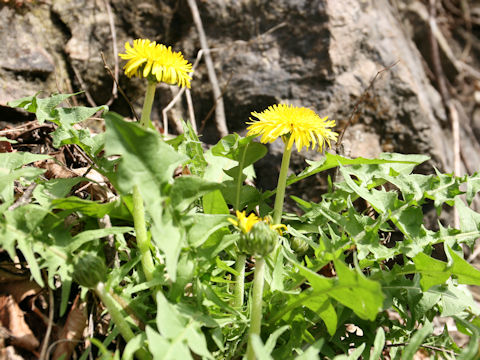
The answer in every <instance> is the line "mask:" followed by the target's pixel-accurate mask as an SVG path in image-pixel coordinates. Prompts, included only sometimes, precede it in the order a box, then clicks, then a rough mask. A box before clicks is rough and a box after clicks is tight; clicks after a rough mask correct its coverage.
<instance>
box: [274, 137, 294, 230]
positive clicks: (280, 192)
mask: <svg viewBox="0 0 480 360" xmlns="http://www.w3.org/2000/svg"><path fill="white" fill-rule="evenodd" d="M292 149H293V146H292V147H291V148H290V149H288V148H287V146H285V151H284V152H283V157H282V166H281V168H280V174H279V175H278V184H277V195H276V196H275V206H274V208H273V224H280V223H281V221H282V212H283V202H284V199H285V187H286V186H287V173H288V166H289V165H290V155H292Z"/></svg>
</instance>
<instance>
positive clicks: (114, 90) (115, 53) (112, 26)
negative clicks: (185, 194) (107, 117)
mask: <svg viewBox="0 0 480 360" xmlns="http://www.w3.org/2000/svg"><path fill="white" fill-rule="evenodd" d="M103 3H104V4H105V8H106V9H107V14H108V23H109V24H110V33H111V34H112V47H113V61H114V64H115V65H114V67H113V69H114V79H115V81H114V82H113V88H112V96H111V97H110V99H108V101H107V102H106V103H105V105H107V106H110V105H111V104H112V103H113V101H114V100H115V99H116V98H117V94H118V88H117V83H118V48H117V32H116V31H115V22H114V20H113V15H112V9H111V7H110V2H109V1H108V0H103Z"/></svg>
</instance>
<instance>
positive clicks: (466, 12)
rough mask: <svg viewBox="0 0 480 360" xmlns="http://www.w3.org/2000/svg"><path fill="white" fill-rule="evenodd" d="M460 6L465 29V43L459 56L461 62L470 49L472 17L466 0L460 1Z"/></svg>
mask: <svg viewBox="0 0 480 360" xmlns="http://www.w3.org/2000/svg"><path fill="white" fill-rule="evenodd" d="M460 5H461V8H462V15H463V19H464V20H465V27H466V28H467V41H466V44H465V47H464V48H463V51H462V55H461V56H460V59H461V60H465V58H466V57H467V56H468V54H469V53H470V50H471V49H472V15H471V13H470V7H469V6H468V2H467V0H460Z"/></svg>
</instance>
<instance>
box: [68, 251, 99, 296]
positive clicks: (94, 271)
mask: <svg viewBox="0 0 480 360" xmlns="http://www.w3.org/2000/svg"><path fill="white" fill-rule="evenodd" d="M106 279H107V266H106V265H105V261H104V260H103V259H102V258H100V257H98V256H96V255H94V254H92V253H81V254H80V255H79V256H78V258H77V259H76V261H75V265H74V268H73V280H74V281H75V282H77V283H79V284H80V285H82V286H85V287H87V288H89V289H91V288H94V287H95V286H97V284H98V283H99V282H105V281H106Z"/></svg>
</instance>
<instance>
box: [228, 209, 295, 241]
mask: <svg viewBox="0 0 480 360" xmlns="http://www.w3.org/2000/svg"><path fill="white" fill-rule="evenodd" d="M236 215H237V218H236V219H232V218H229V219H228V221H230V222H231V223H232V224H233V225H234V226H235V227H236V228H238V229H239V230H240V231H241V232H242V233H244V234H248V233H249V232H250V230H252V228H253V226H254V225H255V224H256V223H258V222H260V221H264V222H265V223H267V225H268V226H270V229H272V230H275V231H276V232H277V233H278V234H279V235H282V229H287V227H286V226H285V225H283V224H272V218H271V217H270V216H266V217H265V218H263V219H262V218H259V217H258V216H257V215H255V214H254V213H250V214H249V215H248V216H247V215H246V214H245V211H242V212H240V211H238V210H237V211H236Z"/></svg>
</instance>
